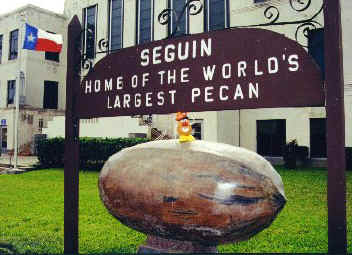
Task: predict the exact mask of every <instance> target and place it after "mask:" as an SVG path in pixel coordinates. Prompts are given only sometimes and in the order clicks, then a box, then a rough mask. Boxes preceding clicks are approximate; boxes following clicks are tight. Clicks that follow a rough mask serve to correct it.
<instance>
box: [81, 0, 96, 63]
mask: <svg viewBox="0 0 352 255" xmlns="http://www.w3.org/2000/svg"><path fill="white" fill-rule="evenodd" d="M97 9H98V6H97V5H94V6H91V7H88V8H84V9H83V22H84V34H83V45H84V46H83V49H84V52H85V54H86V55H87V57H88V58H95V40H96V32H97V31H96V28H97V25H96V24H97V15H96V14H97Z"/></svg>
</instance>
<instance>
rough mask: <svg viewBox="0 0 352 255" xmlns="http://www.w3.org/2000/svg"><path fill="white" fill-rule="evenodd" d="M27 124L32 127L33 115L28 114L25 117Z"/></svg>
mask: <svg viewBox="0 0 352 255" xmlns="http://www.w3.org/2000/svg"><path fill="white" fill-rule="evenodd" d="M27 123H28V124H29V125H33V115H32V114H28V116H27Z"/></svg>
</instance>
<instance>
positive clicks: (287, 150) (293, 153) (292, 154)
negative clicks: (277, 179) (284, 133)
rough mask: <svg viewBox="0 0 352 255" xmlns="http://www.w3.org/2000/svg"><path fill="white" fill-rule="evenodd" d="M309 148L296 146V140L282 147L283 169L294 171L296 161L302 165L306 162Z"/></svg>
mask: <svg viewBox="0 0 352 255" xmlns="http://www.w3.org/2000/svg"><path fill="white" fill-rule="evenodd" d="M308 155H309V148H308V147H307V146H298V144H297V140H292V141H290V142H289V143H287V144H286V145H285V146H284V149H283V159H284V162H285V167H287V168H291V169H295V168H296V166H297V161H300V163H301V164H302V165H306V164H307V162H308Z"/></svg>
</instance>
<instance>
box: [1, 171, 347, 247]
mask: <svg viewBox="0 0 352 255" xmlns="http://www.w3.org/2000/svg"><path fill="white" fill-rule="evenodd" d="M279 173H280V174H281V176H282V178H283V181H284V185H285V192H286V195H287V198H288V203H287V204H286V207H285V208H284V210H283V211H282V212H281V213H280V215H279V216H278V218H277V219H276V220H275V221H274V223H273V224H272V226H271V227H269V228H268V229H266V230H264V231H263V232H261V233H260V234H258V235H257V236H255V237H253V238H252V239H250V240H249V241H247V242H242V243H238V244H230V245H223V246H219V247H218V248H219V251H220V252H234V253H237V252H242V253H252V252H253V253H264V252H287V253H313V252H319V253H326V252H327V249H328V237H327V207H326V181H327V172H326V170H322V169H321V170H319V169H314V170H311V169H310V170H300V171H293V170H284V169H279ZM97 180H98V173H96V172H84V173H81V174H80V210H79V213H80V215H79V217H80V218H79V219H80V223H79V247H80V253H84V254H88V253H94V254H106V253H134V252H136V250H137V247H138V246H139V245H140V244H142V243H143V242H144V241H145V238H146V236H145V235H144V234H141V233H138V232H136V231H134V230H132V229H129V228H127V227H125V226H123V225H122V224H120V223H119V222H117V221H116V220H115V219H114V218H113V217H112V216H110V214H109V213H108V212H107V211H106V209H105V208H104V206H103V205H102V203H101V201H100V198H99V195H98V189H97ZM63 193H64V186H63V171H62V170H54V169H49V170H40V171H33V172H29V173H25V174H21V175H1V176H0V247H1V243H9V244H12V245H13V246H14V247H15V249H16V250H17V252H18V253H21V254H25V253H28V254H46V253H55V254H58V253H63V242H64V239H63V227H64V226H63V219H64V195H63ZM347 223H348V243H349V244H351V243H352V172H348V174H347ZM348 252H352V245H349V247H348ZM0 253H1V250H0Z"/></svg>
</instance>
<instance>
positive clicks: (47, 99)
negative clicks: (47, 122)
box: [43, 81, 58, 109]
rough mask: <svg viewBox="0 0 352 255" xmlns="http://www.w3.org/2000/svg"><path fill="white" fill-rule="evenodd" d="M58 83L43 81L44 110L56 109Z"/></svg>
mask: <svg viewBox="0 0 352 255" xmlns="http://www.w3.org/2000/svg"><path fill="white" fill-rule="evenodd" d="M57 99H58V82H56V81H44V99H43V108H44V109H57Z"/></svg>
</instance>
